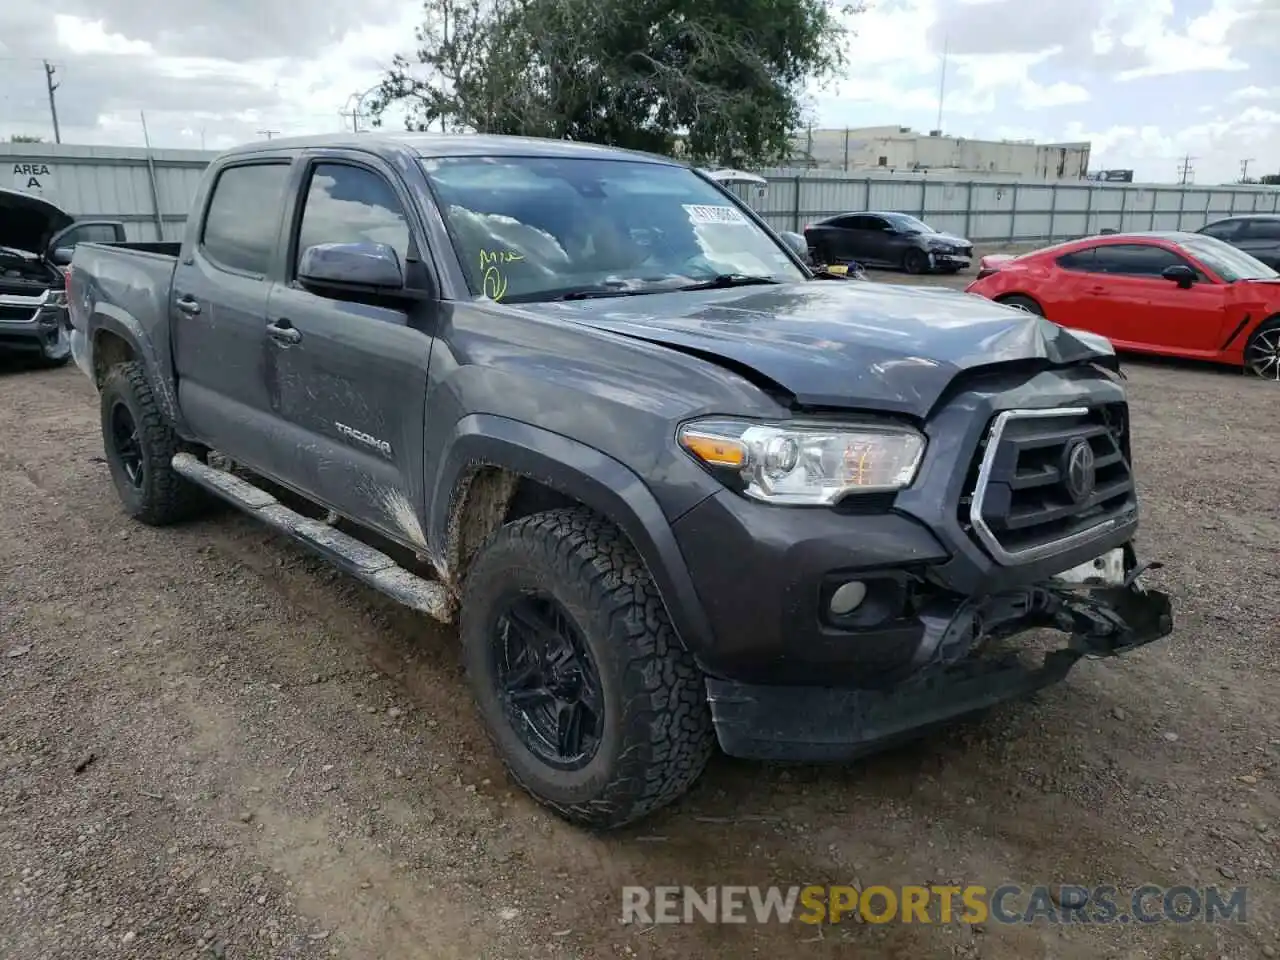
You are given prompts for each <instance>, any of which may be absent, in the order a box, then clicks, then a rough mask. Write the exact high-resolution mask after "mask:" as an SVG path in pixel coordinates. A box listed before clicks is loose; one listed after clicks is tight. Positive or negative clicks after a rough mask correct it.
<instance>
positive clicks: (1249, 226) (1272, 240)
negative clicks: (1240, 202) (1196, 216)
mask: <svg viewBox="0 0 1280 960" xmlns="http://www.w3.org/2000/svg"><path fill="white" fill-rule="evenodd" d="M1196 232H1197V233H1203V234H1205V235H1206V236H1209V237H1216V238H1217V239H1219V240H1225V241H1226V242H1227V243H1229V244H1231V245H1232V246H1233V247H1239V248H1240V249H1241V250H1243V251H1244V252H1245V253H1247V254H1250V255H1251V256H1254V257H1256V258H1257V259H1259V260H1261V261H1262V262H1263V263H1265V264H1266V265H1267V266H1268V267H1271V268H1272V269H1273V270H1280V214H1275V213H1255V214H1249V215H1248V216H1240V217H1228V218H1227V219H1225V220H1216V221H1214V222H1213V223H1210V224H1206V225H1205V226H1203V227H1201V228H1200V229H1199V230H1197V231H1196Z"/></svg>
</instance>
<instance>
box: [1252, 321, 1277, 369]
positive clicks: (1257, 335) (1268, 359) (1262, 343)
mask: <svg viewBox="0 0 1280 960" xmlns="http://www.w3.org/2000/svg"><path fill="white" fill-rule="evenodd" d="M1244 366H1245V369H1246V370H1248V371H1249V372H1250V373H1252V374H1254V375H1255V376H1258V377H1262V378H1263V379H1264V380H1277V381H1280V317H1272V318H1271V319H1270V320H1268V321H1266V322H1265V323H1263V324H1262V325H1261V326H1260V327H1258V329H1257V330H1255V331H1254V332H1253V336H1252V337H1250V338H1249V344H1248V346H1246V347H1245V348H1244Z"/></svg>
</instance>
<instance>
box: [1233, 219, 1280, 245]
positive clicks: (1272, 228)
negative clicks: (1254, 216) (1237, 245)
mask: <svg viewBox="0 0 1280 960" xmlns="http://www.w3.org/2000/svg"><path fill="white" fill-rule="evenodd" d="M1236 239H1237V240H1280V220H1250V221H1249V223H1248V225H1247V226H1246V227H1245V228H1244V229H1243V230H1241V231H1240V235H1239V236H1238V237H1236Z"/></svg>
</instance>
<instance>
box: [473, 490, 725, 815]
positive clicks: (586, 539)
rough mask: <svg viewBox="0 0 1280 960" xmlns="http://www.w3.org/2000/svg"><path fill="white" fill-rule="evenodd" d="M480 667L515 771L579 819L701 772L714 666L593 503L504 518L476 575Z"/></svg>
mask: <svg viewBox="0 0 1280 960" xmlns="http://www.w3.org/2000/svg"><path fill="white" fill-rule="evenodd" d="M461 621H462V622H461V634H462V642H463V647H464V651H465V658H466V665H467V674H468V677H469V678H470V681H471V685H472V689H473V691H474V693H475V697H476V701H477V704H478V705H479V708H480V712H481V714H482V716H483V719H484V722H485V726H486V728H487V730H488V733H489V735H490V738H491V739H492V740H493V742H494V744H495V746H496V748H497V751H498V753H499V755H500V756H501V758H502V760H503V762H504V764H505V765H506V767H507V769H508V770H509V771H510V773H511V775H512V777H513V778H514V779H515V780H516V781H517V782H519V783H520V785H521V786H522V787H524V789H525V790H527V791H528V792H529V793H530V794H532V795H533V797H534V798H535V799H537V800H538V801H540V802H541V803H543V804H545V805H547V806H548V807H550V808H552V809H553V810H555V811H556V812H557V813H559V814H560V815H561V816H563V817H565V818H566V819H568V820H570V821H573V822H576V823H581V824H584V825H587V826H592V827H597V828H614V827H620V826H623V825H624V824H627V823H630V822H632V821H634V820H637V819H639V818H641V817H643V816H645V815H646V814H649V813H651V812H652V811H654V810H656V809H658V808H659V807H661V806H664V805H665V804H667V803H669V802H671V801H672V800H674V799H676V798H677V797H679V796H680V795H681V794H683V793H684V792H685V791H686V790H688V788H689V787H690V786H691V785H692V784H693V782H694V781H695V780H696V779H697V778H698V776H699V775H700V774H701V773H702V770H703V767H704V766H705V765H706V762H707V760H708V758H709V757H710V755H711V752H712V749H713V747H714V742H715V740H714V731H713V728H712V725H711V715H710V710H709V708H708V706H707V702H706V690H705V686H704V683H703V679H702V675H701V673H700V671H699V670H698V668H697V665H696V664H695V663H694V661H693V658H692V656H690V654H689V653H688V652H687V651H686V650H685V649H684V648H683V647H682V646H681V644H680V641H679V639H678V638H677V637H676V634H675V631H674V630H673V629H672V627H671V624H670V622H669V621H668V619H667V613H666V609H665V608H664V606H663V603H662V599H661V597H660V596H659V595H658V591H657V588H656V587H655V586H654V583H653V580H652V579H651V578H650V576H649V573H648V570H647V569H646V568H645V565H644V563H643V561H641V559H640V557H639V556H638V555H637V554H636V553H635V550H634V548H633V547H632V546H631V545H630V543H629V542H628V541H627V540H626V539H625V537H624V536H623V535H622V534H621V532H620V531H618V529H617V528H616V527H614V526H613V525H612V524H610V523H608V522H607V521H605V520H603V519H602V518H600V517H599V516H597V515H595V514H593V513H591V512H590V511H587V510H585V509H576V508H569V509H560V510H552V511H547V512H545V513H538V514H534V515H532V516H529V517H525V518H523V519H520V520H517V521H514V522H512V523H509V524H506V525H504V526H503V527H501V528H500V529H499V530H498V531H497V532H496V533H495V534H494V535H493V536H492V537H491V538H490V540H489V541H488V543H487V544H486V545H485V546H484V547H483V548H482V550H481V552H480V554H479V556H477V557H476V559H475V561H474V563H473V564H472V566H471V569H470V570H469V571H468V573H467V577H466V585H465V589H464V595H463V602H462V611H461Z"/></svg>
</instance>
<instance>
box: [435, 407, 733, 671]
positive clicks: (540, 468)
mask: <svg viewBox="0 0 1280 960" xmlns="http://www.w3.org/2000/svg"><path fill="white" fill-rule="evenodd" d="M485 466H492V467H500V468H502V469H505V470H508V471H510V472H512V473H514V474H517V475H519V476H522V477H528V478H529V479H532V480H536V481H538V482H539V483H542V484H545V485H546V486H548V487H550V488H552V489H554V490H556V491H558V492H560V493H563V494H565V495H566V496H568V497H572V498H573V499H575V500H577V501H579V502H581V503H583V504H585V505H586V506H588V507H590V508H591V509H592V510H594V511H596V512H597V513H599V514H600V515H601V516H603V517H606V518H607V519H609V520H610V521H612V522H613V523H615V524H616V525H617V526H618V527H619V528H620V529H621V530H622V532H623V533H625V534H626V535H627V537H628V539H630V541H631V543H632V544H633V545H634V546H635V548H636V551H637V552H638V553H639V554H640V557H641V559H643V560H644V562H645V565H646V566H647V567H648V568H649V573H650V575H651V576H652V577H653V580H654V582H655V583H656V584H657V585H658V589H659V591H661V593H662V599H663V603H664V604H665V605H666V608H667V613H668V615H669V616H670V618H671V623H672V626H674V627H675V629H676V632H677V633H678V634H679V636H680V638H681V640H682V642H683V643H684V644H685V646H686V647H688V648H689V649H691V650H693V651H695V652H696V651H698V650H700V649H706V648H707V647H708V646H710V645H711V643H712V635H711V626H710V623H709V621H708V620H707V616H706V612H705V611H704V610H703V608H702V604H701V601H700V600H699V599H698V595H697V592H696V591H695V589H694V586H693V580H692V578H691V577H690V576H689V570H688V567H687V566H686V564H685V560H684V556H683V554H681V552H680V547H679V545H678V544H677V543H676V539H675V535H674V534H673V533H672V530H671V522H670V521H669V520H668V519H667V517H666V515H665V514H664V513H663V511H662V508H661V507H660V506H659V504H658V501H657V500H656V499H655V498H654V496H653V494H652V493H651V492H650V491H649V488H648V487H647V486H646V485H645V483H644V481H643V480H641V479H640V477H639V476H637V475H636V474H635V473H634V472H632V471H631V470H630V469H629V468H628V467H627V466H625V465H624V464H623V463H621V462H620V461H618V460H615V459H614V458H612V457H610V456H608V455H607V454H604V453H601V452H600V451H599V450H596V449H594V448H593V447H589V446H587V445H586V444H583V443H580V442H578V441H576V440H571V439H569V438H568V437H565V436H562V435H561V434H558V433H552V432H551V431H549V430H544V429H542V428H541V427H537V426H534V425H532V424H529V423H524V422H522V421H519V420H512V419H509V418H507V417H500V416H495V415H492V414H471V415H469V416H466V417H463V418H462V419H461V420H459V421H458V423H457V426H456V427H455V428H454V432H453V435H452V437H451V438H450V442H449V444H448V446H447V447H446V452H445V456H444V458H443V461H442V464H441V467H440V470H439V471H438V473H437V475H436V481H435V484H434V487H433V490H432V496H431V499H430V501H429V503H430V507H429V516H428V524H429V528H428V540H429V542H431V543H439V544H443V543H447V542H448V540H449V535H450V519H451V513H452V510H453V506H454V503H455V497H456V496H457V494H458V492H459V491H460V490H461V489H463V488H464V486H465V484H466V483H467V481H468V479H469V478H470V477H471V476H472V475H474V473H475V471H476V470H477V469H479V468H481V467H485Z"/></svg>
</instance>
